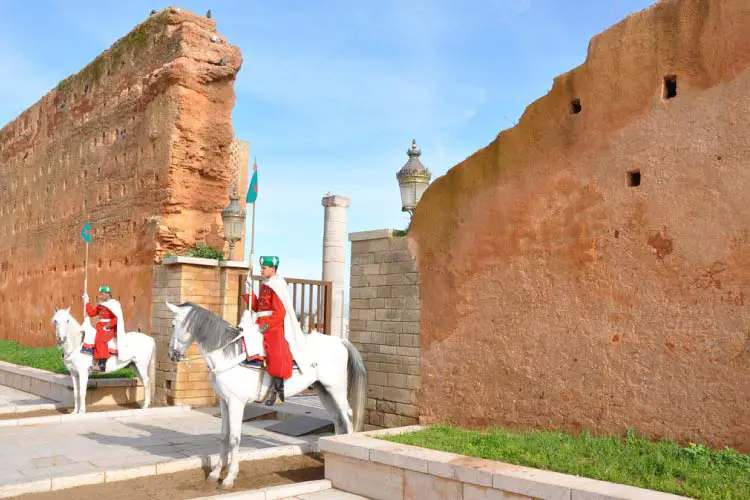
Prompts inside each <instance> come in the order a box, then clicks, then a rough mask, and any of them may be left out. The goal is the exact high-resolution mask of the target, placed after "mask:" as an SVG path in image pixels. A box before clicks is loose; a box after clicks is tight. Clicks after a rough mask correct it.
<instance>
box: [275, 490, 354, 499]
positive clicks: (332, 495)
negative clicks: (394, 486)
mask: <svg viewBox="0 0 750 500" xmlns="http://www.w3.org/2000/svg"><path fill="white" fill-rule="evenodd" d="M283 500H369V499H368V498H367V497H361V496H359V495H354V494H352V493H347V492H345V491H341V490H326V491H319V492H317V493H309V494H307V495H298V496H296V497H287V498H285V499H283Z"/></svg>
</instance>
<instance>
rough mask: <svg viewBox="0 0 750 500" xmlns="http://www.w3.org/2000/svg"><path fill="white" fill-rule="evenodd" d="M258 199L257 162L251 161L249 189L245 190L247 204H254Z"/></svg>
mask: <svg viewBox="0 0 750 500" xmlns="http://www.w3.org/2000/svg"><path fill="white" fill-rule="evenodd" d="M257 199H258V161H257V160H253V178H252V179H251V180H250V187H249V188H247V202H248V203H255V200H257Z"/></svg>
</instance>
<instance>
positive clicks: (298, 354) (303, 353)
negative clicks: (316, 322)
mask: <svg viewBox="0 0 750 500" xmlns="http://www.w3.org/2000/svg"><path fill="white" fill-rule="evenodd" d="M264 283H265V284H266V285H268V286H269V287H270V288H271V290H273V291H274V293H275V294H276V295H277V296H278V297H279V299H281V303H282V304H283V305H284V310H285V311H286V315H285V316H284V337H285V338H286V341H287V342H288V343H289V350H291V351H292V357H293V358H294V360H295V361H296V362H297V366H299V369H300V371H302V372H304V371H305V370H306V369H307V368H310V367H311V365H310V362H309V360H308V357H307V337H306V336H305V333H304V332H303V331H302V328H301V327H300V325H299V322H298V321H297V314H296V312H295V310H294V304H293V303H292V299H291V297H290V296H289V285H287V283H286V280H285V279H284V278H282V277H281V276H274V277H273V278H270V279H268V280H266V281H265V282H264Z"/></svg>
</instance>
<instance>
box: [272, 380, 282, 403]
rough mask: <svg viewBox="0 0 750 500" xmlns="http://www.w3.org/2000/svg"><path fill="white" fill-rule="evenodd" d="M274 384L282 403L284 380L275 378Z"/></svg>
mask: <svg viewBox="0 0 750 500" xmlns="http://www.w3.org/2000/svg"><path fill="white" fill-rule="evenodd" d="M274 383H275V384H276V392H277V393H278V394H279V399H280V400H281V402H282V403H283V402H284V379H283V378H277V379H276V380H275V381H274Z"/></svg>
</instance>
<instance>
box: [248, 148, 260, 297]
mask: <svg viewBox="0 0 750 500" xmlns="http://www.w3.org/2000/svg"><path fill="white" fill-rule="evenodd" d="M257 169H258V158H257V157H255V158H253V176H255V174H256V172H257ZM250 188H253V186H250ZM255 189H257V186H256V187H255ZM257 202H258V196H257V194H256V196H255V199H254V200H253V214H252V216H251V217H252V219H251V232H250V262H249V264H250V269H249V271H250V283H252V281H253V269H254V267H255V204H256V203H257ZM252 294H253V291H252V290H250V295H252ZM247 308H248V309H250V301H249V300H248V302H247Z"/></svg>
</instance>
